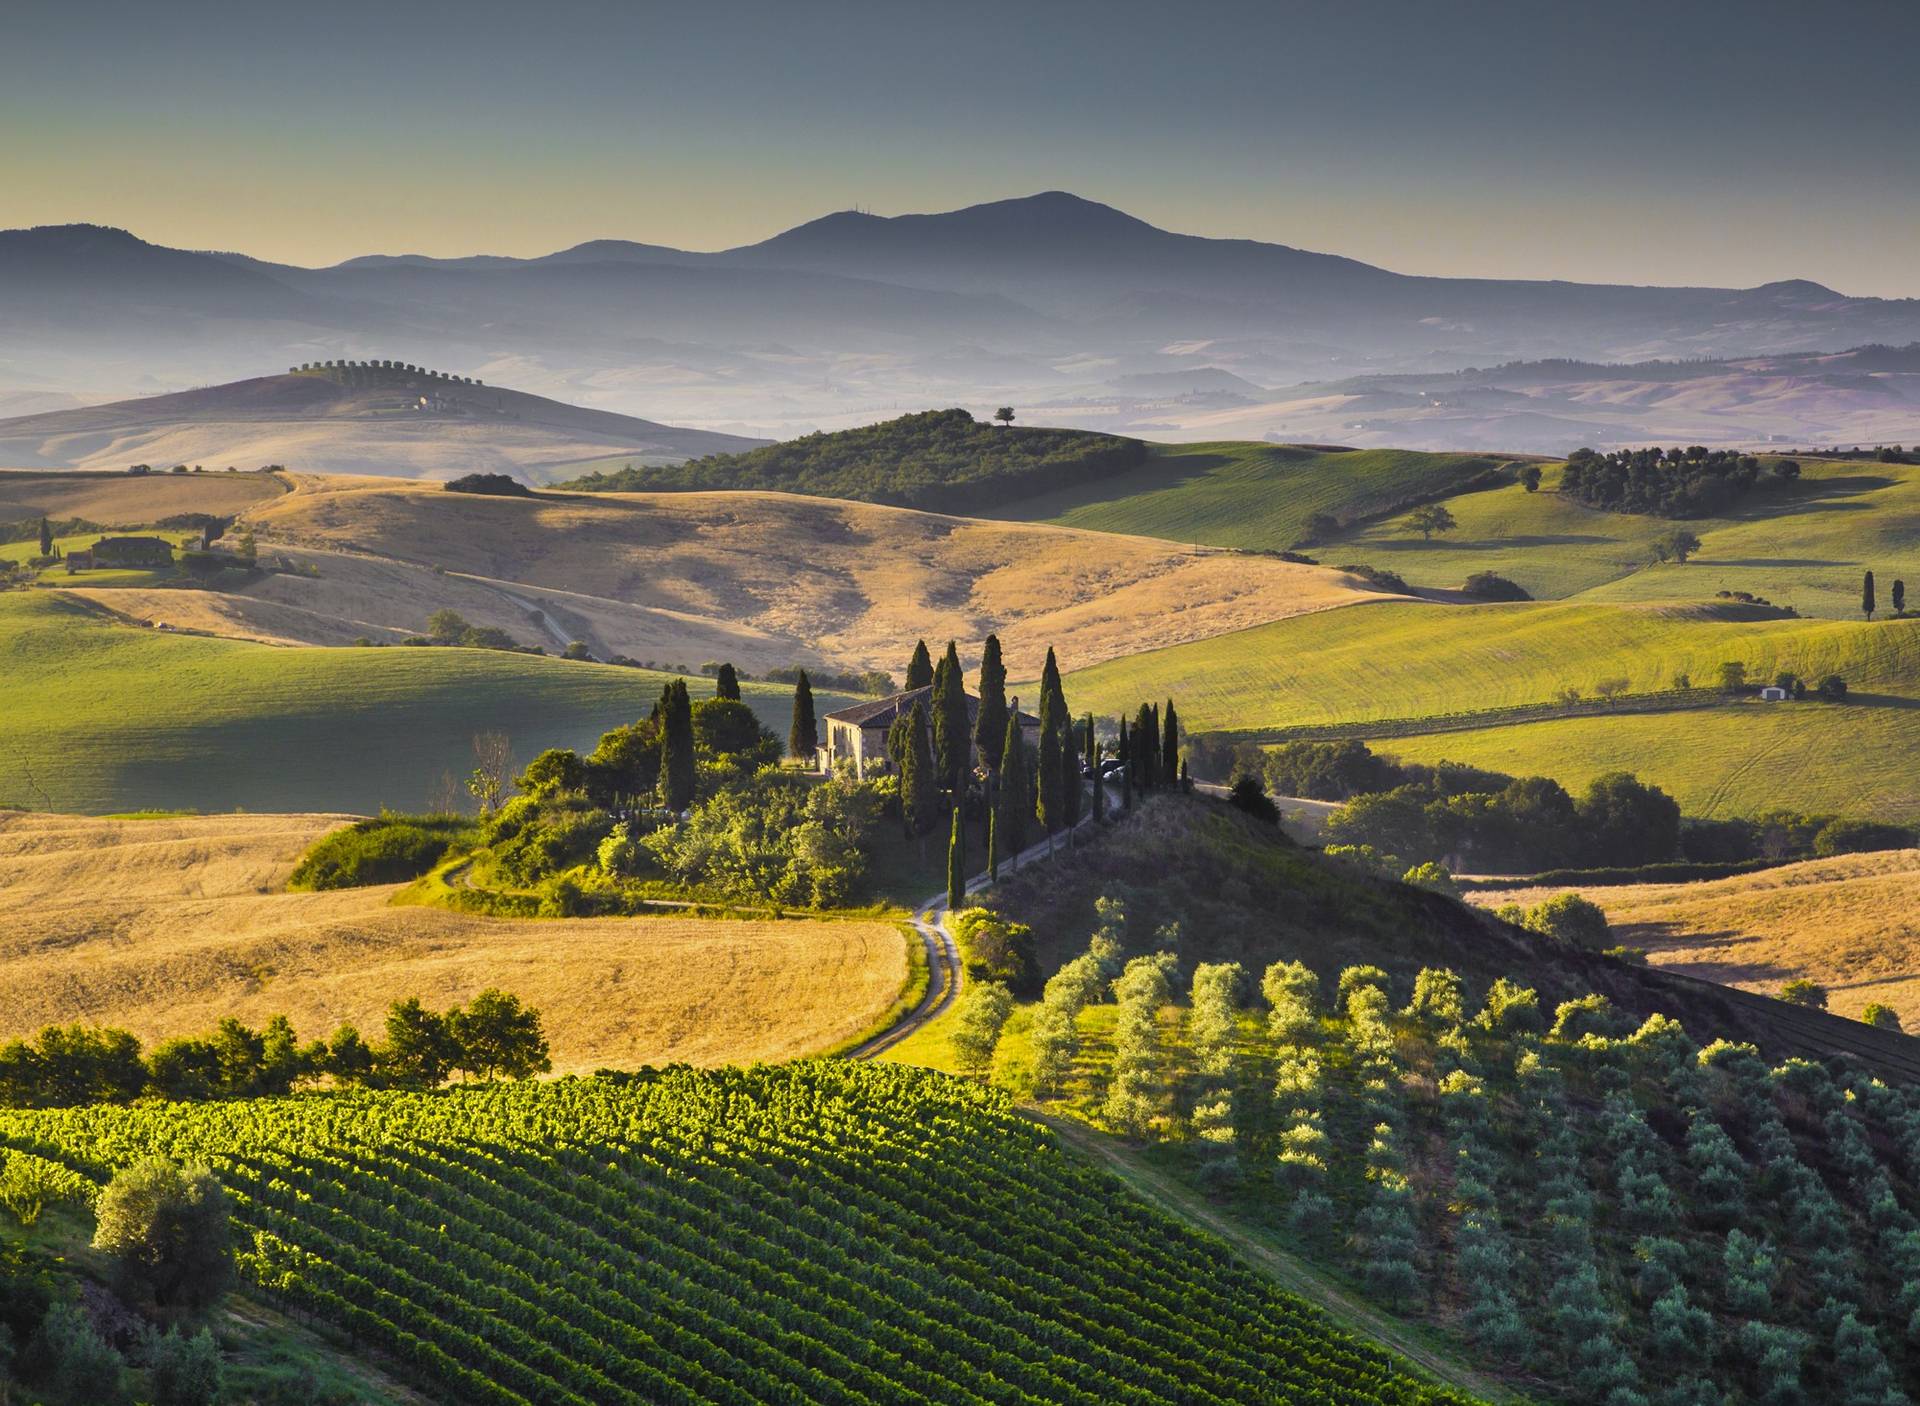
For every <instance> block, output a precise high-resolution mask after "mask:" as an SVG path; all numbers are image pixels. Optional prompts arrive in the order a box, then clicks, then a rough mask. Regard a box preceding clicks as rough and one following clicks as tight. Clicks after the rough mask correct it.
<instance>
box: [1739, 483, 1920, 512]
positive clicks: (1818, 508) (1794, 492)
mask: <svg viewBox="0 0 1920 1406" xmlns="http://www.w3.org/2000/svg"><path fill="white" fill-rule="evenodd" d="M1899 481H1900V480H1898V479H1896V478H1889V477H1887V476H1886V475H1884V474H1848V475H1846V476H1845V477H1842V478H1817V479H1805V478H1803V479H1800V480H1798V481H1797V482H1795V483H1794V484H1793V485H1792V486H1791V487H1781V488H1766V489H1761V490H1759V491H1756V492H1754V493H1751V494H1749V495H1748V496H1746V497H1744V498H1742V499H1741V500H1740V501H1739V502H1738V503H1734V504H1731V505H1729V506H1728V507H1727V508H1726V509H1725V510H1724V511H1723V512H1722V513H1721V514H1720V516H1722V517H1724V518H1726V519H1728V520H1729V521H1733V522H1764V521H1766V520H1767V519H1768V518H1777V517H1795V516H1798V515H1799V514H1802V513H1817V512H1836V511H1845V512H1853V513H1862V512H1871V511H1872V510H1873V505H1872V504H1870V503H1852V502H1848V501H1846V500H1847V499H1850V498H1857V497H1859V496H1860V495H1861V494H1863V493H1873V492H1875V491H1877V490H1879V489H1882V488H1891V487H1893V486H1894V485H1895V484H1896V483H1898V482H1899Z"/></svg>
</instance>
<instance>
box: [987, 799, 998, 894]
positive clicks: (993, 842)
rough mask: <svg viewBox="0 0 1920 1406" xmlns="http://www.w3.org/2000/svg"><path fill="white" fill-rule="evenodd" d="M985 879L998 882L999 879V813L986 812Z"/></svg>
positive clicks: (995, 811) (994, 811)
mask: <svg viewBox="0 0 1920 1406" xmlns="http://www.w3.org/2000/svg"><path fill="white" fill-rule="evenodd" d="M987 878H988V879H990V880H992V881H994V882H996V883H997V882H998V881H999V878H1000V812H999V811H997V810H990V811H988V812H987Z"/></svg>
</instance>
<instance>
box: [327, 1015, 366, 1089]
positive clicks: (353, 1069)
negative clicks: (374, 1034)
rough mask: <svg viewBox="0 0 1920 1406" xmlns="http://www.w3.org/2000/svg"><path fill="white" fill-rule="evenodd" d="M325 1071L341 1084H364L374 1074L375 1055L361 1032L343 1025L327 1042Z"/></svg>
mask: <svg viewBox="0 0 1920 1406" xmlns="http://www.w3.org/2000/svg"><path fill="white" fill-rule="evenodd" d="M324 1068H325V1071H326V1072H327V1073H328V1074H331V1075H332V1076H333V1077H334V1081H335V1082H336V1083H340V1084H364V1083H366V1082H367V1078H368V1076H369V1075H371V1074H372V1073H373V1068H374V1053H373V1050H372V1048H371V1047H369V1046H368V1044H367V1042H366V1041H365V1040H363V1039H361V1038H360V1032H359V1031H358V1030H356V1029H354V1027H353V1026H351V1025H342V1026H341V1027H340V1028H339V1029H338V1030H336V1031H334V1032H333V1038H332V1039H330V1040H328V1041H327V1054H326V1062H325V1066H324Z"/></svg>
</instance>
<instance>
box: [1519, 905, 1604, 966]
mask: <svg viewBox="0 0 1920 1406" xmlns="http://www.w3.org/2000/svg"><path fill="white" fill-rule="evenodd" d="M1526 926H1527V927H1528V928H1529V929H1531V930H1532V931H1534V932H1537V933H1539V934H1541V935H1542V936H1544V937H1550V938H1553V939H1555V940H1556V941H1559V942H1566V943H1570V944H1571V945H1573V946H1575V947H1584V948H1586V949H1587V950H1588V951H1589V952H1604V951H1605V950H1606V949H1607V948H1608V947H1609V946H1611V945H1612V943H1611V941H1610V939H1611V937H1612V929H1610V928H1609V927H1608V926H1607V915H1606V913H1605V912H1604V911H1602V909H1601V908H1600V905H1599V904H1597V903H1594V902H1593V901H1592V900H1590V899H1586V898H1582V897H1581V896H1580V895H1579V894H1577V893H1563V894H1560V895H1558V896H1557V897H1554V898H1549V899H1547V900H1546V901H1545V902H1543V903H1539V904H1537V905H1535V906H1534V907H1533V908H1530V909H1529V910H1527V916H1526Z"/></svg>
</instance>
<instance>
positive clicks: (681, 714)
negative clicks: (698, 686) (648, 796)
mask: <svg viewBox="0 0 1920 1406" xmlns="http://www.w3.org/2000/svg"><path fill="white" fill-rule="evenodd" d="M661 704H662V708H661V717H660V721H661V729H660V784H661V789H662V790H663V791H664V792H665V796H664V797H663V799H664V800H665V801H666V805H667V809H668V810H671V811H674V812H676V813H677V812H679V811H683V810H685V809H686V808H687V807H688V806H690V805H692V804H693V781H694V756H693V702H692V700H691V699H690V698H689V697H688V696H687V683H686V680H685V679H675V680H674V681H673V682H672V683H670V684H668V685H667V687H666V691H665V692H664V693H663V694H662V695H661Z"/></svg>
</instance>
